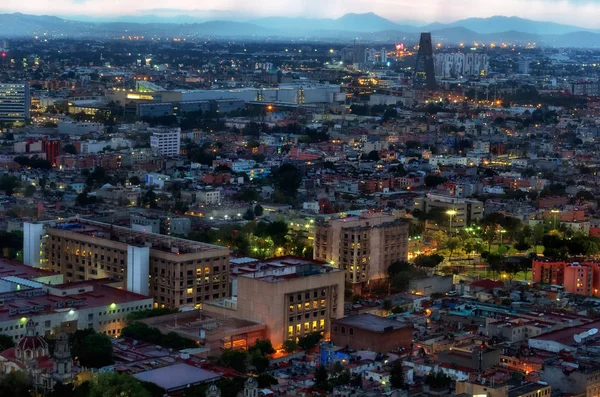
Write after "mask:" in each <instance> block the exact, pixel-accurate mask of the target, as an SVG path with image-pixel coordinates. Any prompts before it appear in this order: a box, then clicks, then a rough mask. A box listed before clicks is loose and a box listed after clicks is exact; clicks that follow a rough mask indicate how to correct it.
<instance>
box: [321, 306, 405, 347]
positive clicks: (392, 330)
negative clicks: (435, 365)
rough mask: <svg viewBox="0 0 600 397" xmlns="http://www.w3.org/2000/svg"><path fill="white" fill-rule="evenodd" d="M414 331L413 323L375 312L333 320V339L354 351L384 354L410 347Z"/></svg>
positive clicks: (334, 342) (333, 341) (338, 344)
mask: <svg viewBox="0 0 600 397" xmlns="http://www.w3.org/2000/svg"><path fill="white" fill-rule="evenodd" d="M412 333H413V327H412V324H409V323H406V322H403V321H396V320H391V319H387V318H385V317H379V316H375V315H373V314H358V315H355V316H350V317H344V318H339V319H337V320H333V321H332V330H331V342H332V343H333V344H335V345H337V346H348V347H349V348H350V349H352V350H370V351H374V352H377V353H382V354H383V353H388V352H390V351H392V350H395V349H398V348H400V347H409V346H410V344H411V343H412V340H413V334H412Z"/></svg>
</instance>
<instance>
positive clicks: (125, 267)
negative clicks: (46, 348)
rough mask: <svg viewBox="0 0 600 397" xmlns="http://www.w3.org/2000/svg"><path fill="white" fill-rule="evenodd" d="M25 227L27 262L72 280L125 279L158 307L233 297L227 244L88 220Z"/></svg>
mask: <svg viewBox="0 0 600 397" xmlns="http://www.w3.org/2000/svg"><path fill="white" fill-rule="evenodd" d="M40 225H41V227H40ZM24 230H25V231H26V232H25V238H24V251H25V252H24V254H23V257H24V258H25V264H27V265H31V266H38V267H40V266H42V265H43V266H44V267H46V268H48V269H50V270H53V271H57V272H60V273H61V274H63V275H64V277H65V281H67V282H75V281H84V280H90V279H99V278H111V279H113V280H117V281H122V282H123V283H124V284H125V286H126V288H127V290H129V291H132V292H135V293H139V294H142V295H149V296H152V297H154V305H155V307H172V308H180V307H184V306H185V307H201V305H202V302H204V301H208V300H212V299H220V298H224V297H226V296H228V291H229V287H228V280H229V250H228V249H227V248H224V247H220V246H216V245H210V244H204V243H198V242H195V241H189V240H184V239H180V238H175V237H170V236H163V235H159V234H153V233H145V232H142V231H136V230H132V229H129V228H125V227H118V226H113V225H109V224H105V223H100V222H92V221H88V220H83V219H76V220H64V221H53V222H47V223H44V224H29V223H25V225H24ZM38 233H40V234H38ZM40 247H41V249H40ZM40 250H41V251H42V252H43V254H40V252H39V251H40ZM35 260H39V262H35Z"/></svg>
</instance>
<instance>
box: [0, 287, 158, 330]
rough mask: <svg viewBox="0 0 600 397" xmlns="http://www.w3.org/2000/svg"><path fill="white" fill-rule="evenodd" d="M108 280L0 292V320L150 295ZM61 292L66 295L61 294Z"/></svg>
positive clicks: (133, 300) (124, 301)
mask: <svg viewBox="0 0 600 397" xmlns="http://www.w3.org/2000/svg"><path fill="white" fill-rule="evenodd" d="M108 282H109V281H108V280H107V279H103V280H102V279H101V280H90V281H82V282H77V283H68V284H61V285H54V286H49V288H48V287H45V288H43V289H41V288H40V289H29V290H26V291H22V292H6V293H3V294H0V322H4V321H11V320H15V321H17V320H19V319H21V318H22V317H29V316H31V315H34V316H39V315H42V314H52V313H57V312H64V311H68V310H70V309H73V310H75V311H77V309H78V308H81V307H85V308H90V307H100V308H102V307H106V308H108V307H109V306H110V305H111V304H113V303H114V304H116V305H117V308H118V305H119V304H123V303H130V302H135V301H141V300H145V299H151V298H148V297H147V296H144V295H140V294H136V293H134V292H129V291H126V290H122V289H118V288H114V287H111V286H109V285H106V283H108ZM48 290H50V291H51V293H49V292H48ZM73 291H74V292H73ZM63 292H64V293H65V295H62V293H63ZM69 293H70V294H69Z"/></svg>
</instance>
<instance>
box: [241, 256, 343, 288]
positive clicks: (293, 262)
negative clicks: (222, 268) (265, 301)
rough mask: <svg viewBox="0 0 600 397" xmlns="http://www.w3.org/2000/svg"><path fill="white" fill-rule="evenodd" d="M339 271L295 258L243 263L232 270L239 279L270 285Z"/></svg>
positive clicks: (322, 263) (318, 263)
mask: <svg viewBox="0 0 600 397" xmlns="http://www.w3.org/2000/svg"><path fill="white" fill-rule="evenodd" d="M339 271H340V269H337V268H334V267H333V266H330V265H329V264H327V263H325V262H321V261H315V260H312V259H305V258H301V257H296V256H281V257H277V258H272V259H267V260H264V261H260V262H252V263H243V264H240V265H238V266H236V267H234V268H233V269H232V273H233V274H237V275H239V276H241V277H248V278H254V279H260V280H262V281H265V282H271V283H275V282H280V281H285V280H290V279H296V278H302V277H310V276H314V275H318V274H324V273H331V272H339Z"/></svg>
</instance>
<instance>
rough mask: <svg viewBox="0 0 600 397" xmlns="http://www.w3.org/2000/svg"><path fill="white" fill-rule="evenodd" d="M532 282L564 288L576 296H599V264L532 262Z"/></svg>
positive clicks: (593, 262) (583, 262) (585, 262)
mask: <svg viewBox="0 0 600 397" xmlns="http://www.w3.org/2000/svg"><path fill="white" fill-rule="evenodd" d="M531 267H532V269H531V276H532V278H531V279H532V281H534V282H536V283H545V284H554V285H560V286H563V287H564V290H565V291H566V292H570V293H572V294H577V295H586V296H600V263H598V262H595V261H582V262H568V261H553V260H548V259H545V260H534V261H533V262H532V264H531Z"/></svg>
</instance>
